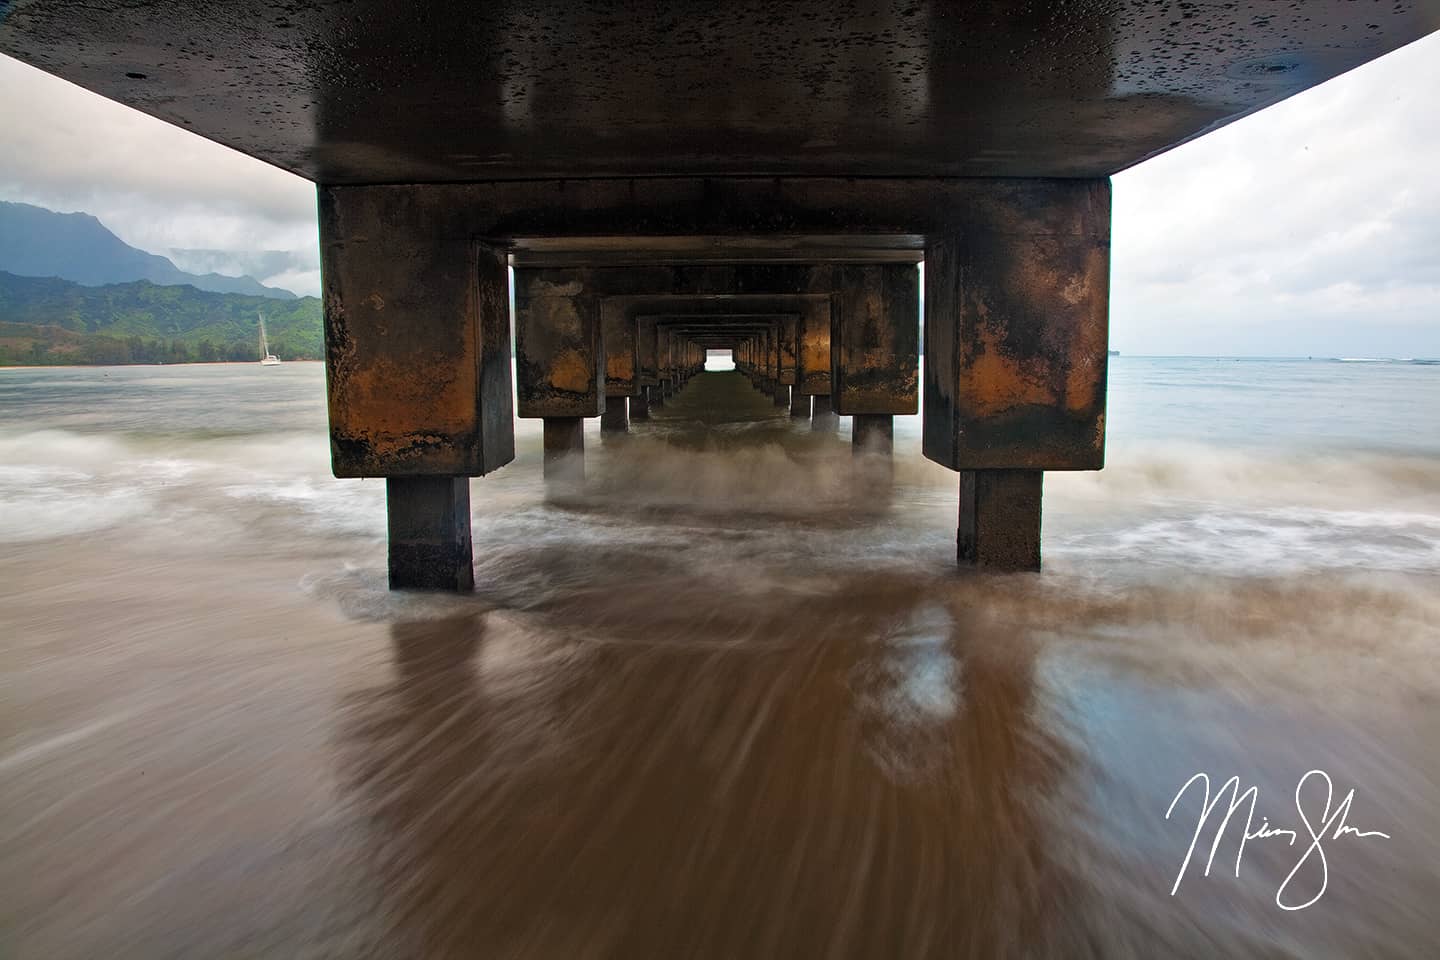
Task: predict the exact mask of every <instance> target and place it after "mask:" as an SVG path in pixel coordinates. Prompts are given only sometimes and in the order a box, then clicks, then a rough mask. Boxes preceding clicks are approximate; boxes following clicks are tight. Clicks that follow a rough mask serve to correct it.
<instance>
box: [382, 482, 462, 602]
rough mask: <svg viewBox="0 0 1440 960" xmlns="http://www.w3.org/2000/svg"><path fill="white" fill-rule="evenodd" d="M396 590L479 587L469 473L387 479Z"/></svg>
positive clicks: (392, 583)
mask: <svg viewBox="0 0 1440 960" xmlns="http://www.w3.org/2000/svg"><path fill="white" fill-rule="evenodd" d="M385 509H386V514H387V521H388V523H387V526H388V528H389V529H388V533H389V541H390V543H389V566H390V589H391V590H451V591H466V590H472V589H474V587H475V571H474V566H473V560H474V557H473V554H472V552H471V546H470V479H469V478H468V477H390V478H389V479H387V480H386V481H385Z"/></svg>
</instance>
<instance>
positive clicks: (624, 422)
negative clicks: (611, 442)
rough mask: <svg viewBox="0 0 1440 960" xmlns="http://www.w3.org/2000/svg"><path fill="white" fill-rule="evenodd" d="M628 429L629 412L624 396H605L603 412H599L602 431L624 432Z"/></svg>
mask: <svg viewBox="0 0 1440 960" xmlns="http://www.w3.org/2000/svg"><path fill="white" fill-rule="evenodd" d="M629 429H630V414H629V410H628V409H627V407H626V399H625V398H624V397H611V396H606V398H605V412H604V413H602V414H600V430H601V432H602V433H624V432H626V431H627V430H629Z"/></svg>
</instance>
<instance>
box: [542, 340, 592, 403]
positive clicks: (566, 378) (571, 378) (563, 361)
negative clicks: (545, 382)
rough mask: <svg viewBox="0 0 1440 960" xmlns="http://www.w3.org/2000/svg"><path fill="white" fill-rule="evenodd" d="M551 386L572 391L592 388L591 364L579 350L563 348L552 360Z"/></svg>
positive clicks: (577, 391) (582, 391)
mask: <svg viewBox="0 0 1440 960" xmlns="http://www.w3.org/2000/svg"><path fill="white" fill-rule="evenodd" d="M549 372H550V386H552V387H553V388H555V389H556V390H565V391H568V392H570V393H586V392H588V391H589V390H590V376H591V375H590V364H589V363H588V362H587V361H586V357H585V355H584V354H583V353H581V352H580V351H579V350H561V351H560V352H559V353H557V354H556V355H555V356H554V358H553V359H552V360H551V361H550V371H549Z"/></svg>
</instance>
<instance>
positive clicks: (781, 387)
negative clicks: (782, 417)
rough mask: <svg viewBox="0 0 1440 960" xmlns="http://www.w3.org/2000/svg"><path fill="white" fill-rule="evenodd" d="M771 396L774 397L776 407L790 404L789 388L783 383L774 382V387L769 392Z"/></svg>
mask: <svg viewBox="0 0 1440 960" xmlns="http://www.w3.org/2000/svg"><path fill="white" fill-rule="evenodd" d="M771 397H772V398H773V399H774V401H775V406H777V407H789V406H790V388H789V387H787V386H785V384H783V383H777V384H775V389H774V391H773V392H772V393H771Z"/></svg>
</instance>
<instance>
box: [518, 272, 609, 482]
mask: <svg viewBox="0 0 1440 960" xmlns="http://www.w3.org/2000/svg"><path fill="white" fill-rule="evenodd" d="M601 326H602V325H601V311H600V299H599V297H598V296H596V295H595V293H594V291H593V290H592V289H591V288H590V276H589V274H587V273H586V272H585V271H568V270H555V269H548V268H520V269H516V271H515V339H516V344H515V370H516V392H517V393H518V395H519V408H520V416H522V417H527V418H531V419H541V420H544V421H545V427H544V434H545V482H546V484H547V485H548V486H551V487H552V488H555V489H562V490H563V489H568V488H571V487H578V486H579V485H580V484H581V483H582V482H583V481H584V479H585V431H584V426H585V418H586V417H596V416H600V415H601V414H602V413H604V412H605V410H606V409H607V407H608V404H607V403H606V396H605V381H606V376H605V365H606V357H605V350H604V347H603V345H602V340H603V336H602V330H601Z"/></svg>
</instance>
